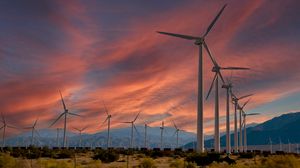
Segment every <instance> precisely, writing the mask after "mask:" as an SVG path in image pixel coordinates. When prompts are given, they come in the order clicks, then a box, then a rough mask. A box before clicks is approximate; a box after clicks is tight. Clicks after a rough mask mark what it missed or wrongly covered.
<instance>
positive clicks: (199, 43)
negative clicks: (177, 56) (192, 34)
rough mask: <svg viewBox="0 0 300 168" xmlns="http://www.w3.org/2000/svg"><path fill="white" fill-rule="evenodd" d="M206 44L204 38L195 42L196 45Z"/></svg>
mask: <svg viewBox="0 0 300 168" xmlns="http://www.w3.org/2000/svg"><path fill="white" fill-rule="evenodd" d="M203 43H204V39H203V38H199V39H197V40H196V41H195V44H196V45H202V44H203Z"/></svg>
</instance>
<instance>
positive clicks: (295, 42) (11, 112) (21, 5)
mask: <svg viewBox="0 0 300 168" xmlns="http://www.w3.org/2000/svg"><path fill="white" fill-rule="evenodd" d="M225 3H227V4H228V6H227V7H226V9H225V11H224V12H223V14H222V15H221V17H220V19H219V20H218V22H217V23H216V24H215V26H214V27H213V29H212V31H211V32H210V33H209V35H208V36H207V38H206V42H207V44H208V45H209V47H210V49H211V51H212V54H213V56H214V57H215V59H216V60H217V62H218V63H219V64H220V65H221V66H243V67H249V68H251V70H250V71H243V72H230V71H228V72H224V71H223V76H224V77H229V76H231V74H232V76H233V78H232V79H233V82H234V92H235V93H236V94H237V95H240V96H242V95H245V94H250V93H253V94H255V95H254V96H253V97H252V99H251V102H250V103H249V104H248V105H247V106H246V108H245V110H246V111H247V112H249V113H251V112H259V113H261V115H260V116H253V117H249V118H248V122H249V123H252V122H256V123H259V122H263V121H265V120H268V119H270V118H272V117H274V116H278V115H281V114H284V113H289V112H296V111H300V87H299V86H300V62H299V61H300V19H299V16H300V2H299V1H297V0H286V1H282V0H274V1H264V0H251V1H233V0H232V1H225V0H222V1H221V0H215V1H205V0H197V1H196V0H190V1H183V0H163V1H162V0H151V1H150V0H109V1H104V0H72V1H71V0H65V1H61V0H55V1H52V0H48V1H46V0H43V1H41V0H26V1H22V0H4V1H1V2H0V74H1V78H0V105H1V110H0V111H1V112H3V114H4V116H5V117H6V120H7V122H8V123H9V124H12V125H15V126H18V127H24V126H29V125H32V124H33V122H34V120H35V119H36V118H39V122H38V124H37V127H38V128H39V129H42V128H48V127H49V125H50V124H51V122H53V121H54V119H55V118H56V117H57V116H58V115H59V114H60V113H61V112H63V108H62V104H61V101H60V96H59V90H61V92H62V93H63V95H64V97H65V102H66V104H67V107H68V109H69V111H70V112H73V113H77V114H80V115H82V116H83V117H82V118H79V117H76V116H71V117H70V118H69V128H71V127H84V126H89V127H88V132H89V133H95V132H99V131H101V130H103V129H105V127H100V126H101V124H102V122H103V121H104V120H105V117H106V116H105V112H104V107H103V104H102V101H104V102H105V103H106V105H107V107H108V110H109V112H110V113H111V114H112V126H113V128H118V127H126V126H127V125H124V124H121V123H120V122H122V121H129V120H132V119H133V118H134V116H135V115H136V114H137V113H138V112H139V111H142V113H141V116H140V118H139V120H138V123H143V122H144V121H147V122H149V123H150V126H158V125H159V124H160V121H161V120H162V119H163V120H165V122H166V125H167V126H171V125H172V124H171V122H170V121H171V120H174V121H175V122H176V123H177V125H178V126H179V127H180V128H181V129H184V130H187V131H192V132H195V131H196V97H197V68H198V54H197V53H198V49H197V46H195V45H194V44H193V42H192V41H186V40H183V39H177V38H172V37H168V36H163V35H160V34H157V33H156V31H158V30H160V31H167V32H174V33H181V34H190V35H194V36H201V35H202V34H203V33H204V32H205V30H206V28H207V26H208V25H209V24H210V22H211V20H212V19H213V18H214V17H215V15H216V13H217V12H218V11H219V10H220V9H221V7H222V6H223V5H224V4H225ZM204 64H205V67H204V69H205V72H204V84H205V94H206V93H207V91H208V88H209V85H210V83H211V81H212V78H213V73H212V72H211V69H212V63H211V61H210V60H209V58H208V55H207V54H206V53H205V54H204ZM220 90H221V92H220V94H221V98H220V102H221V106H220V117H221V119H220V125H221V130H222V131H223V130H224V129H225V127H224V124H225V123H224V122H225V120H224V115H225V106H224V104H225V95H224V94H225V90H224V89H220ZM213 93H214V92H213ZM213 95H214V94H212V96H211V97H210V98H209V100H207V101H205V113H204V118H205V123H204V125H205V134H211V133H212V131H213V117H214V108H213V107H214V104H213V103H214V102H213ZM244 101H245V100H244ZM62 124H63V123H62V122H58V123H57V124H56V125H54V126H53V128H57V127H62V126H63V125H62ZM8 131H9V132H10V134H16V133H20V132H22V131H23V130H8Z"/></svg>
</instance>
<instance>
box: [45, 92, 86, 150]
mask: <svg viewBox="0 0 300 168" xmlns="http://www.w3.org/2000/svg"><path fill="white" fill-rule="evenodd" d="M59 94H60V98H61V101H62V104H63V108H64V112H63V113H61V114H60V115H59V116H58V117H57V119H56V120H55V121H54V122H53V123H52V124H51V125H50V127H51V126H53V125H54V124H55V123H56V122H57V121H58V120H59V119H60V118H61V117H62V116H64V117H65V121H64V139H63V147H64V148H65V147H66V142H67V138H66V132H67V116H68V115H74V116H79V117H81V116H80V115H78V114H74V113H70V112H69V110H68V109H67V107H66V104H65V101H64V99H63V96H62V94H61V92H60V91H59Z"/></svg>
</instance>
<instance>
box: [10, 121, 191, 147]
mask: <svg viewBox="0 0 300 168" xmlns="http://www.w3.org/2000/svg"><path fill="white" fill-rule="evenodd" d="M136 128H137V130H138V133H137V132H134V137H135V140H134V144H135V147H143V146H144V126H136ZM130 132H131V128H130V127H126V128H116V129H112V130H111V132H110V133H111V144H112V146H115V147H129V143H130ZM174 132H175V129H174V128H172V127H165V129H164V139H163V141H164V147H175V145H176V136H175V135H174ZM62 134H63V132H62V130H61V131H60V138H59V143H60V146H62ZM147 134H148V145H149V146H150V147H159V146H160V128H159V127H148V129H147ZM39 135H40V137H39V138H35V144H37V145H39V146H45V145H47V146H56V144H57V132H56V130H55V129H43V130H39ZM35 137H37V135H36V136H35ZM67 137H68V141H67V143H68V146H78V145H79V139H80V137H79V135H78V134H77V133H74V132H67ZM106 137H107V131H103V132H98V133H95V134H82V145H83V146H88V147H90V146H102V147H104V146H106ZM195 138H196V135H195V134H194V133H191V132H186V131H180V132H179V145H183V144H186V143H188V142H190V141H195ZM30 143H31V132H26V133H23V134H20V135H18V136H15V137H11V138H8V139H7V143H6V144H7V145H9V146H16V145H21V144H22V145H24V146H28V145H30Z"/></svg>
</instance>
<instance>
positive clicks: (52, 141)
mask: <svg viewBox="0 0 300 168" xmlns="http://www.w3.org/2000/svg"><path fill="white" fill-rule="evenodd" d="M298 124H300V112H295V113H288V114H283V115H281V116H278V117H275V118H272V119H270V120H268V121H265V122H263V123H261V124H255V123H252V124H248V127H247V142H248V145H266V144H269V142H270V141H269V140H270V139H271V140H272V142H273V144H278V143H280V141H281V142H282V143H288V141H289V142H290V143H299V142H300V134H299V132H300V126H298ZM137 130H138V132H134V134H135V136H134V137H135V138H134V144H135V147H143V146H144V127H143V126H142V125H138V126H137ZM130 131H131V128H130V127H127V128H116V129H112V130H111V146H114V147H128V146H129V142H130ZM147 132H148V146H149V147H152V148H155V147H159V146H160V133H161V132H160V128H159V127H148V129H147ZM174 133H175V128H172V127H165V129H164V138H163V144H164V147H169V148H170V147H175V145H176V136H175V134H174ZM39 134H40V137H38V138H36V139H35V145H39V146H57V145H56V144H57V132H56V130H53V129H43V130H39ZM221 135H222V136H221V146H225V140H226V136H225V134H224V133H222V134H221ZM67 137H68V141H67V142H68V146H78V145H79V139H80V137H79V135H78V133H74V132H68V133H67ZM106 137H107V132H106V131H103V132H98V133H95V134H82V146H87V147H91V146H100V147H104V146H106ZM30 138H31V132H27V133H24V134H20V135H17V136H14V137H11V138H8V139H7V143H6V144H7V145H9V146H16V145H23V146H27V145H29V144H30V140H31V139H30ZM206 138H207V139H206V140H205V147H211V146H212V144H213V139H212V138H213V137H212V136H206ZM195 140H196V134H194V133H191V132H186V131H180V133H179V145H181V146H182V147H184V148H194V147H195V145H196V142H195ZM59 144H60V146H61V144H62V131H61V132H60V137H59ZM231 144H232V145H233V133H231Z"/></svg>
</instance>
